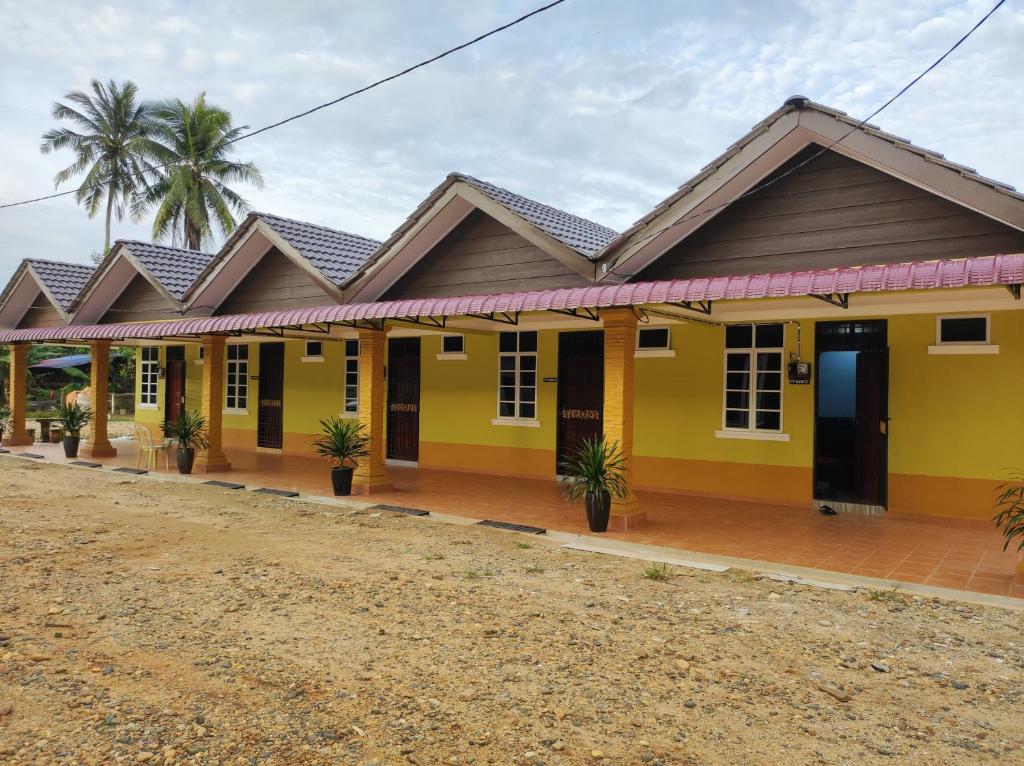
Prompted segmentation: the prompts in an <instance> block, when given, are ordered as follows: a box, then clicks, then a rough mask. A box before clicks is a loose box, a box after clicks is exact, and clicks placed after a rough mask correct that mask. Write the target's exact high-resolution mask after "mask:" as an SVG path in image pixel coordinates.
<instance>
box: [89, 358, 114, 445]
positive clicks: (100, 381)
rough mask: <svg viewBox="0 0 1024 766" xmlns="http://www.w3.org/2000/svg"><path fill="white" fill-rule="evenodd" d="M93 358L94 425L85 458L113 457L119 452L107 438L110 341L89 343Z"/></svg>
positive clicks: (91, 387) (91, 374) (91, 384)
mask: <svg viewBox="0 0 1024 766" xmlns="http://www.w3.org/2000/svg"><path fill="white" fill-rule="evenodd" d="M89 355H90V356H91V357H92V364H91V366H92V371H91V373H90V380H89V389H90V391H91V392H92V424H91V425H90V427H89V441H87V442H86V443H85V444H84V445H82V455H83V456H84V457H112V456H113V455H116V454H117V450H116V449H114V447H113V446H112V445H111V443H110V439H108V438H107V420H108V419H109V417H110V341H109V340H94V341H90V342H89Z"/></svg>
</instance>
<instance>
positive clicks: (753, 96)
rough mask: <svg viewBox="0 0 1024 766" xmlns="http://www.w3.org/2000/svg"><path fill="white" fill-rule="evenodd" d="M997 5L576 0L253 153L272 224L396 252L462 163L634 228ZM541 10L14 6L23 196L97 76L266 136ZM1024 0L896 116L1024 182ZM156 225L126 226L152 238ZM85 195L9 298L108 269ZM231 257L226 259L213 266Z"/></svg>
mask: <svg viewBox="0 0 1024 766" xmlns="http://www.w3.org/2000/svg"><path fill="white" fill-rule="evenodd" d="M993 2H994V0H951V1H949V2H946V1H938V0H931V1H929V0H906V1H904V2H892V0H842V1H837V2H832V1H831V0H804V1H803V2H790V1H788V0H786V1H784V0H747V1H746V2H722V1H720V0H708V1H701V0H685V1H684V0H675V1H673V0H633V1H631V2H621V1H620V0H568V2H566V3H564V4H563V5H561V6H558V7H557V8H555V9H553V10H551V11H548V12H547V13H545V14H542V15H541V16H539V17H536V18H534V19H532V20H530V21H528V22H526V23H525V24H522V25H520V26H518V27H516V28H514V29H513V30H511V31H508V32H505V33H503V34H501V35H499V36H498V37H496V38H493V39H490V40H488V41H486V42H484V43H482V44H480V45H478V46H476V47H474V48H472V49H471V50H470V51H467V52H465V53H460V54H457V55H455V56H452V57H450V58H448V59H445V60H444V61H443V62H441V63H439V64H436V65H433V66H432V67H430V68H428V69H426V70H422V71H419V72H416V73H414V74H412V75H410V76H408V77H405V78H402V79H401V80H400V81H398V82H395V83H391V84H389V85H386V86H384V87H381V88H379V89H377V90H375V91H373V92H372V93H369V94H367V95H364V96H360V97H358V98H356V99H353V100H351V101H348V102H346V103H344V104H342V105H339V106H336V107H333V108H331V109H328V110H325V111H322V112H319V113H317V114H316V115H314V116H312V117H310V118H307V119H304V120H302V121H300V122H298V123H295V124H291V125H288V126H286V127H283V128H280V129H278V130H275V131H272V132H271V133H269V134H266V135H263V136H259V137H256V138H254V139H252V140H251V141H244V142H242V143H241V144H239V146H238V154H239V156H240V157H241V158H243V159H247V160H252V161H254V162H256V163H257V164H258V165H259V167H260V168H261V169H262V170H263V173H264V176H265V177H266V181H267V184H266V187H265V188H264V189H263V190H262V191H257V190H255V189H251V188H250V189H246V188H240V189H239V191H241V192H243V194H244V195H245V196H246V198H247V199H248V200H249V201H250V203H251V204H252V206H253V207H254V209H257V210H264V211H268V212H273V213H276V214H279V215H284V216H289V217H293V218H298V219H301V220H307V221H313V222H316V223H321V224H324V225H327V226H331V227H334V228H339V229H344V230H347V231H352V232H356V233H359V234H363V235H366V236H372V237H376V238H379V239H383V238H385V237H387V235H388V234H390V233H391V231H392V230H393V229H394V228H395V227H396V226H398V225H399V223H401V221H402V220H403V219H404V218H405V217H406V216H407V215H408V214H409V213H410V212H411V211H412V209H413V208H414V207H415V206H416V205H417V204H418V203H419V202H420V201H421V200H422V199H423V198H424V197H425V196H426V195H427V193H428V192H429V191H430V190H431V189H432V188H433V187H434V186H436V185H437V184H438V183H439V182H440V181H441V180H442V179H443V178H444V176H445V174H446V173H448V172H450V171H453V170H459V171H462V172H466V173H470V174H473V175H476V176H478V177H481V178H484V179H487V180H489V181H492V182H494V183H497V184H499V185H502V186H505V187H507V188H510V189H512V190H513V191H516V192H519V193H521V194H524V195H526V196H529V197H533V198H535V199H538V200H541V201H543V202H547V203H549V204H552V205H555V206H558V207H563V208H565V209H568V210H571V211H573V212H575V213H579V214H581V215H584V216H587V217H590V218H593V219H595V220H597V221H600V222H601V223H604V224H606V225H608V226H612V227H613V228H619V229H621V228H625V227H626V226H628V225H629V224H630V223H631V222H632V221H634V220H635V219H636V218H637V217H639V216H640V215H641V214H643V213H644V212H645V211H646V210H647V209H649V208H650V206H651V205H652V204H654V203H655V202H657V201H658V200H660V199H661V198H663V197H664V196H665V195H667V194H668V193H669V192H671V191H672V190H673V189H675V188H676V187H677V186H678V185H679V184H680V183H682V182H683V181H685V180H686V179H687V178H688V177H690V176H691V175H692V174H693V173H694V172H695V171H697V170H699V169H700V167H701V166H703V165H704V164H706V163H707V162H708V161H709V160H711V159H713V158H714V157H715V156H717V155H718V154H719V153H720V152H721V151H722V150H723V149H724V148H725V147H726V146H728V145H729V144H730V143H731V142H732V141H734V140H735V139H736V138H738V137H739V136H741V135H742V134H743V133H745V132H746V131H747V130H748V129H749V128H750V127H751V126H752V125H753V124H754V123H755V122H757V121H758V120H760V119H761V118H762V117H764V116H765V115H767V114H769V113H770V112H771V111H773V110H774V109H776V108H777V107H778V106H779V105H781V104H782V102H783V101H784V100H785V99H786V98H787V97H788V96H790V95H793V94H795V93H799V94H803V95H806V96H809V97H810V98H812V99H814V100H816V101H819V102H822V103H825V104H828V105H831V106H834V107H836V108H839V109H843V110H845V111H847V112H849V113H850V114H852V115H853V116H856V117H861V116H864V115H866V114H868V113H870V112H871V111H873V110H874V109H875V108H876V107H877V106H878V105H880V104H881V103H883V102H884V101H885V100H887V99H888V98H889V96H891V95H892V94H893V93H895V92H896V91H897V90H898V89H899V88H900V87H901V86H902V85H903V84H904V83H905V82H907V81H908V80H909V79H910V78H912V77H913V76H914V75H916V74H917V73H918V72H920V71H921V70H922V69H923V68H924V67H925V66H927V65H928V64H929V63H931V62H932V61H933V60H934V59H935V58H936V57H937V56H938V55H939V54H940V53H941V52H942V51H944V50H945V49H946V48H947V47H948V46H949V45H950V44H952V42H953V41H955V40H956V39H957V38H958V37H959V36H960V35H961V34H963V32H965V31H966V30H967V29H968V28H969V27H970V26H971V25H972V24H973V23H974V22H975V21H976V20H977V19H978V18H980V17H981V16H982V15H984V13H985V12H986V11H987V10H988V8H989V7H991V5H992V3H993ZM540 4H542V2H541V0H500V1H499V0H429V2H428V1H427V0H423V1H422V2H421V1H414V0H406V1H404V2H402V1H401V0H375V2H373V3H366V2H362V1H361V2H330V3H328V2H310V1H309V0H289V1H288V2H285V3H282V2H279V1H278V0H273V2H270V1H269V0H248V1H247V2H245V3H241V4H240V3H238V2H237V1H236V2H231V3H223V4H221V3H215V2H203V3H200V2H190V1H189V0H175V1H174V2H170V1H168V0H135V1H134V2H126V3H123V4H117V3H113V4H102V3H96V2H60V1H59V0H58V1H57V2H50V3H46V4H45V5H42V4H39V3H30V2H23V1H21V0H0V18H3V19H4V22H3V27H4V32H3V34H2V35H0V72H2V73H3V76H2V78H0V103H2V105H3V110H4V117H3V119H2V120H0V202H7V201H13V200H18V199H22V198H25V197H32V196H38V195H40V194H45V193H47V192H50V191H52V190H53V175H54V173H55V172H56V171H57V170H59V169H60V168H62V167H64V166H65V165H67V164H70V161H71V158H70V155H65V156H61V155H49V156H41V155H40V154H39V150H38V146H39V141H40V135H41V134H42V133H43V132H44V131H45V130H47V129H48V128H50V127H51V126H52V125H53V124H54V121H53V119H52V118H51V117H50V108H51V103H52V102H53V101H54V100H55V99H57V98H60V97H61V96H62V95H63V94H64V93H65V92H67V91H68V90H72V89H85V88H87V87H88V83H89V81H90V79H92V78H94V77H97V78H101V79H104V80H106V79H108V78H116V79H118V80H121V79H131V80H133V81H135V82H136V83H137V84H138V85H139V87H140V89H141V92H142V95H143V96H145V97H148V98H154V99H157V98H167V97H182V98H192V97H194V96H195V95H196V94H197V93H199V92H200V91H206V92H207V94H208V98H209V100H211V101H213V102H215V103H217V104H219V105H222V106H224V107H226V108H227V109H229V110H230V111H231V112H232V114H233V116H234V119H235V123H236V124H238V125H243V124H244V125H250V126H253V127H258V126H262V125H264V124H267V123H269V122H273V121H275V120H277V119H280V118H281V117H284V116H287V115H288V114H291V113H293V112H297V111H301V110H303V109H305V108H308V107H310V106H312V105H315V104H317V103H319V102H322V101H326V100H329V99H331V98H335V97H337V96H339V95H341V94H343V93H345V92H347V91H349V90H352V89H354V88H356V87H359V86H361V85H364V84H366V83H368V82H370V81H372V80H375V79H377V78H379V77H381V76H384V75H387V74H390V73H391V72H393V71H396V70H398V69H401V68H403V67H404V66H407V65H408V64H411V63H414V62H415V61H418V60H420V59H422V58H425V57H427V56H429V55H432V54H434V53H436V52H439V51H440V50H442V49H444V48H447V47H450V46H451V45H453V44H456V43H459V42H462V41H464V40H466V39H468V38H471V37H473V36H475V35H476V34H479V33H480V32H483V31H485V30H487V29H489V28H490V27H493V26H497V25H498V24H500V23H503V22H505V21H508V20H510V19H511V18H514V17H515V16H518V15H520V14H521V13H523V12H525V11H527V10H530V9H532V8H533V7H535V6H538V5H540ZM1021 93H1024V3H1020V2H1012V1H1011V2H1009V3H1007V4H1006V5H1005V6H1004V7H1003V8H1002V9H1001V10H1000V11H999V12H998V13H997V14H996V15H995V16H994V17H993V18H992V19H991V20H990V21H989V23H988V24H987V25H986V26H985V27H983V28H982V30H981V31H979V32H978V33H977V34H976V36H975V37H973V38H972V39H971V40H970V41H969V43H968V44H967V45H966V46H964V47H963V48H961V49H960V50H959V51H957V52H956V53H955V54H954V56H953V57H952V58H951V59H949V60H948V61H947V62H946V63H945V64H943V65H942V67H941V68H940V69H938V70H936V71H935V72H934V73H932V74H931V75H929V77H928V78H926V79H925V80H924V81H923V82H922V83H920V84H919V85H918V86H917V87H915V88H914V89H913V90H912V91H911V92H910V93H909V94H907V95H906V96H905V97H903V98H902V99H901V100H899V101H897V103H896V104H894V105H893V106H892V107H890V108H889V109H888V110H887V111H886V112H884V113H883V114H882V115H880V116H879V117H878V118H876V120H875V122H876V123H878V124H880V125H881V126H882V127H883V128H885V129H887V130H890V131H892V132H894V133H897V134H899V135H901V136H904V137H907V138H910V139H912V140H913V141H914V142H916V143H918V144H920V145H923V146H926V147H928V148H932V149H936V150H938V151H941V152H943V153H945V154H946V156H947V157H949V158H950V159H953V160H956V161H958V162H962V163H965V164H968V165H971V166H972V167H976V168H977V169H978V170H979V171H980V172H981V173H983V174H985V175H988V176H991V177H994V178H997V179H999V180H1002V181H1005V182H1007V183H1011V184H1014V185H1015V186H1018V187H1021V186H1024V152H1022V151H1021V148H1020V147H1021V145H1022V138H1024V136H1022V130H1024V129H1022V127H1021V126H1022V125H1024V98H1021ZM150 223H151V221H147V220H143V221H140V222H133V221H131V220H125V221H121V222H119V223H115V236H117V237H124V238H141V239H148V238H149V225H150ZM102 242H103V222H102V219H101V218H95V219H92V220H90V219H89V218H87V216H86V214H85V212H84V211H83V210H81V209H80V208H77V207H76V206H75V203H74V201H73V198H72V197H65V198H62V199H57V200H51V201H48V202H43V203H38V204H35V205H30V206H26V207H20V208H15V209H8V210H0V284H3V283H4V282H6V280H7V279H8V277H9V275H10V273H11V272H12V271H13V270H14V268H15V267H16V266H17V263H18V262H19V261H20V259H21V258H24V257H36V258H51V259H58V260H69V261H80V262H87V261H88V258H89V255H90V253H92V252H94V251H96V250H99V249H101V248H102ZM219 244H220V243H219V242H211V243H210V244H209V245H208V246H207V249H215V248H216V247H217V246H218V245H219Z"/></svg>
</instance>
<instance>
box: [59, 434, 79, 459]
mask: <svg viewBox="0 0 1024 766" xmlns="http://www.w3.org/2000/svg"><path fill="white" fill-rule="evenodd" d="M81 441H82V438H81V437H80V436H65V437H64V440H63V443H64V457H78V445H79V443H80V442H81Z"/></svg>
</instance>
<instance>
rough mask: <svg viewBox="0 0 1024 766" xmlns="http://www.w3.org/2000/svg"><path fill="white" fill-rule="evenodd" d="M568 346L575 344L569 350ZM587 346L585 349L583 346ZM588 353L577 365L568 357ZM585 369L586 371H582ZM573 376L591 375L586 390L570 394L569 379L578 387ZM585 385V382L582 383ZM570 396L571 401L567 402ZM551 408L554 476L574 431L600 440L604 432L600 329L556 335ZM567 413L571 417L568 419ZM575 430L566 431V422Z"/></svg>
mask: <svg viewBox="0 0 1024 766" xmlns="http://www.w3.org/2000/svg"><path fill="white" fill-rule="evenodd" d="M570 344H576V346H577V347H576V348H575V349H570ZM588 345H589V348H587V346H588ZM581 352H582V353H584V354H586V353H588V352H590V353H592V354H593V357H592V358H588V359H586V360H585V362H584V364H583V365H581V364H580V359H579V358H578V357H576V358H575V359H570V354H574V353H581ZM587 367H589V369H586V368H587ZM576 373H582V375H587V374H589V375H591V376H592V379H591V380H590V381H589V387H588V388H587V389H586V390H577V391H570V390H569V385H570V380H572V381H573V384H580V382H581V381H580V380H579V379H578V378H577V377H576ZM582 382H583V384H586V383H587V382H588V381H582ZM570 397H575V400H573V401H570ZM555 399H556V409H555V474H556V475H558V474H561V463H562V461H563V460H564V459H565V458H566V457H568V454H569V452H570V451H571V450H572V449H573V448H574V447H575V446H576V445H570V444H566V440H567V439H569V438H571V435H570V433H569V431H575V435H576V437H577V439H576V440H577V441H578V440H579V439H580V438H588V437H594V436H597V437H600V436H601V434H602V433H603V432H604V330H580V331H576V330H571V331H565V332H560V333H558V392H557V394H556V397H555ZM570 413H571V415H572V417H568V415H569V414H570ZM570 422H571V423H572V424H573V425H574V426H575V428H570V426H569V423H570Z"/></svg>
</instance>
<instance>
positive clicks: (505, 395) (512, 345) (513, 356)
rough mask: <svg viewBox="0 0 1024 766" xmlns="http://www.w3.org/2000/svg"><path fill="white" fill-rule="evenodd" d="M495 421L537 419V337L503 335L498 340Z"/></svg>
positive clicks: (520, 333) (534, 335)
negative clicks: (496, 414)
mask: <svg viewBox="0 0 1024 766" xmlns="http://www.w3.org/2000/svg"><path fill="white" fill-rule="evenodd" d="M498 349H499V354H498V417H499V418H514V419H522V420H534V419H535V418H536V417H537V333H536V332H503V333H501V336H500V338H499V340H498Z"/></svg>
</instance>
